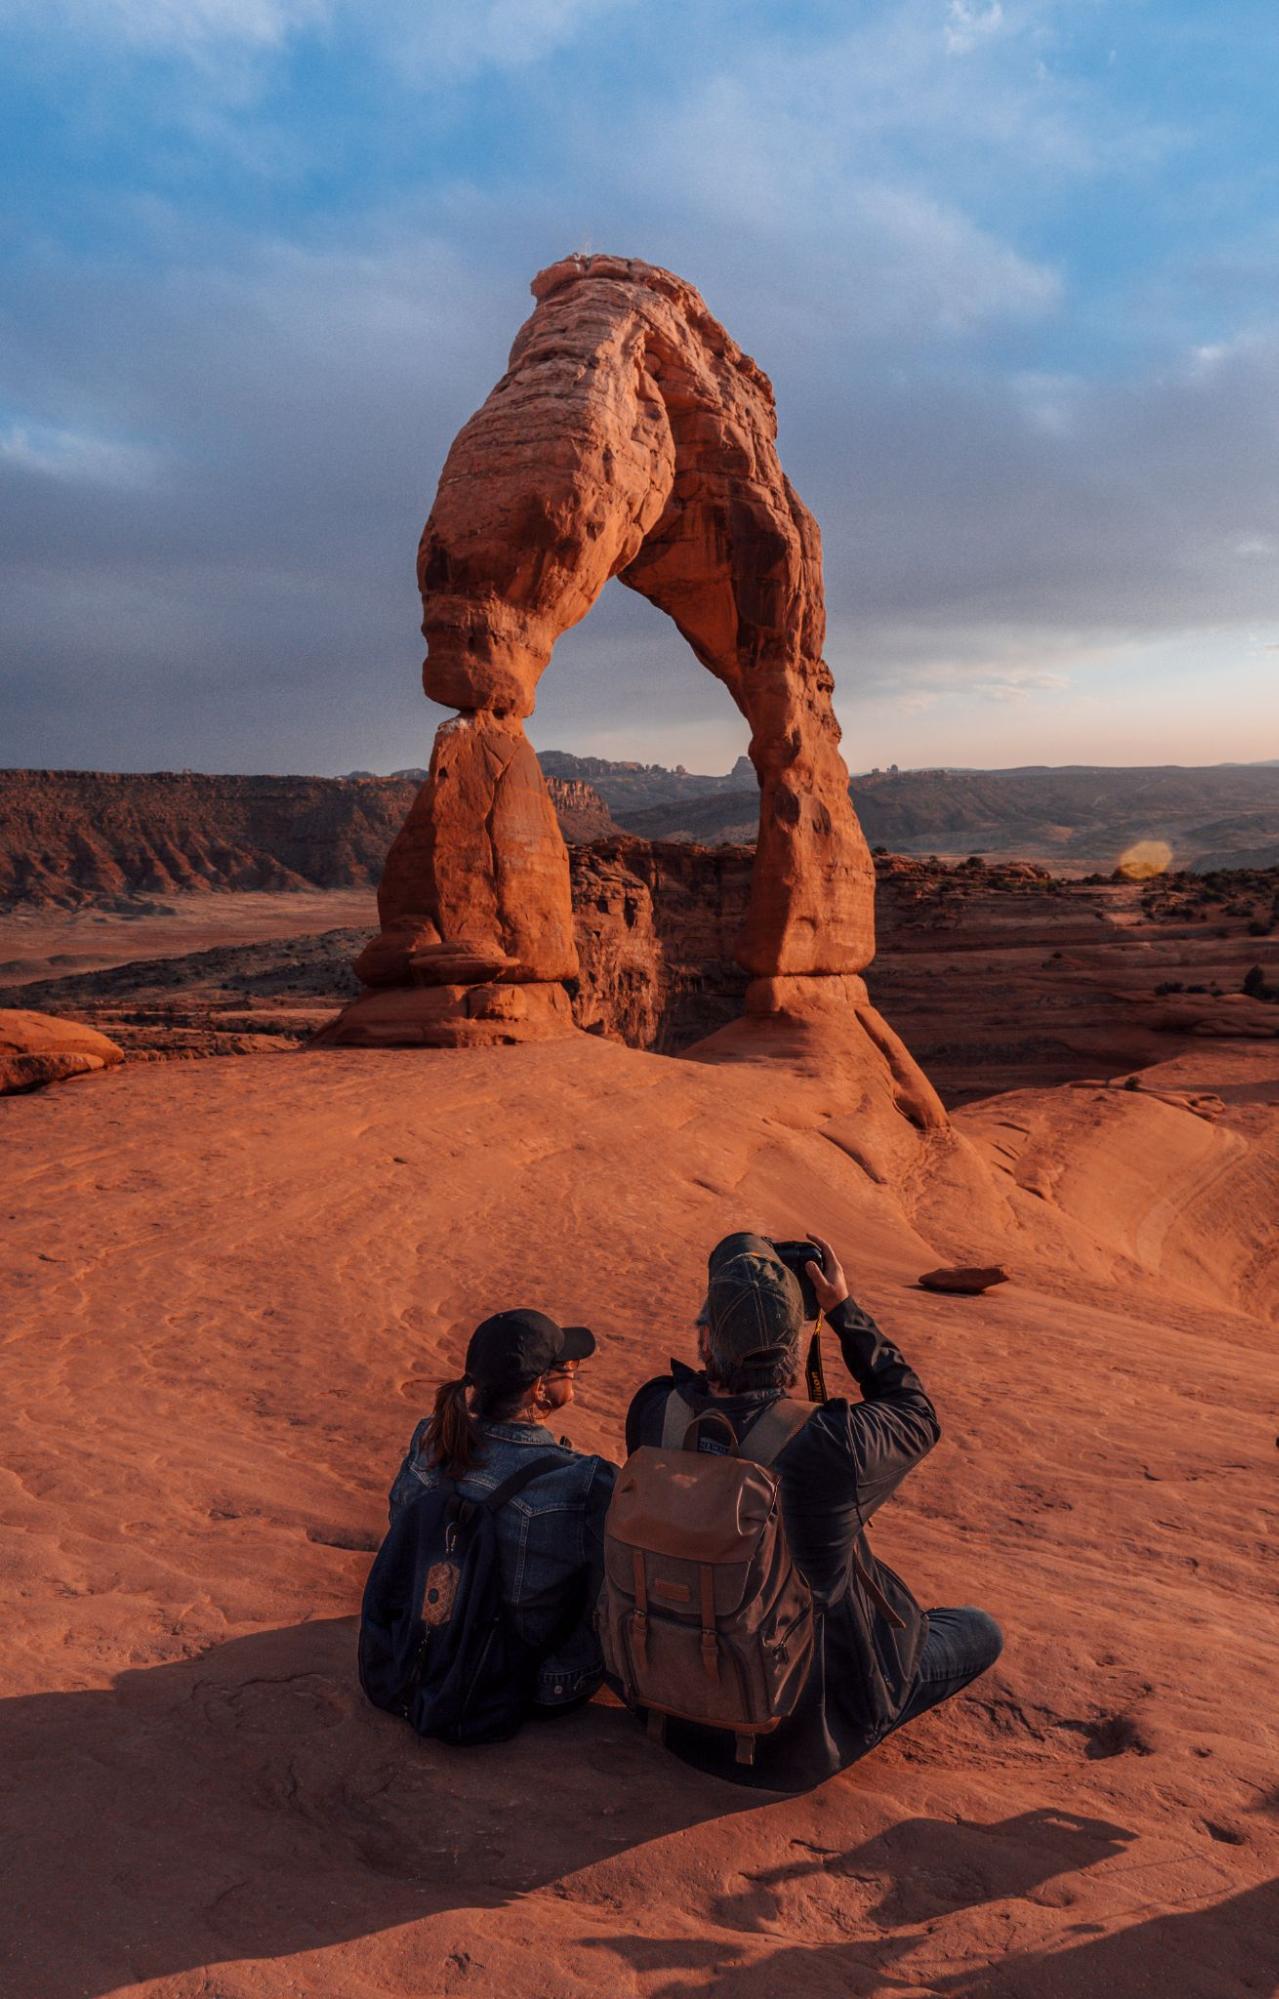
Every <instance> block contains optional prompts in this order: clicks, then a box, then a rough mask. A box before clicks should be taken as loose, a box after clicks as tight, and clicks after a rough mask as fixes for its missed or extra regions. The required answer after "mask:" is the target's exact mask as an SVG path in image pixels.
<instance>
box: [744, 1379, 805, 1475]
mask: <svg viewBox="0 0 1279 1999" xmlns="http://www.w3.org/2000/svg"><path fill="white" fill-rule="evenodd" d="M816 1407H817V1404H816V1403H815V1402H796V1401H795V1400H794V1399H793V1398H792V1397H791V1396H789V1395H779V1396H778V1398H777V1400H776V1402H770V1403H769V1405H768V1407H767V1409H766V1410H765V1411H764V1413H763V1415H762V1416H757V1417H756V1418H755V1421H754V1422H753V1423H752V1424H751V1426H750V1429H749V1430H748V1431H747V1432H746V1435H745V1436H744V1437H743V1438H742V1440H741V1453H742V1456H743V1457H746V1458H750V1459H751V1460H752V1461H753V1462H754V1463H755V1464H757V1465H771V1464H772V1462H773V1460H774V1458H776V1457H778V1456H780V1454H781V1453H782V1452H783V1451H784V1450H785V1448H786V1446H787V1444H789V1442H790V1440H791V1438H792V1437H797V1436H798V1435H799V1433H800V1431H801V1430H802V1429H803V1427H804V1425H805V1423H806V1422H807V1421H808V1419H809V1417H810V1416H811V1415H812V1413H813V1411H814V1410H815V1409H816Z"/></svg>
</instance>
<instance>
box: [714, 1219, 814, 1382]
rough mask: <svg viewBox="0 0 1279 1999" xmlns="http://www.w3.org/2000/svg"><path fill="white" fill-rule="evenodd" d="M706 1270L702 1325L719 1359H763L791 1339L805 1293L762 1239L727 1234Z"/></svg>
mask: <svg viewBox="0 0 1279 1999" xmlns="http://www.w3.org/2000/svg"><path fill="white" fill-rule="evenodd" d="M707 1268H708V1271H709V1275H710V1283H709V1286H708V1288H707V1293H706V1306H705V1312H706V1323H707V1325H708V1326H709V1328H710V1335H711V1339H712V1341H713V1342H714V1345H715V1351H716V1352H717V1354H718V1355H719V1356H720V1358H721V1359H723V1360H735V1361H746V1360H755V1359H761V1360H762V1359H763V1358H764V1357H765V1356H766V1355H768V1354H772V1353H776V1352H778V1351H779V1350H780V1349H783V1348H786V1347H789V1346H791V1345H792V1344H793V1343H794V1341H795V1340H796V1339H797V1338H798V1336H799V1333H800V1331H801V1329H802V1327H803V1324H804V1299H803V1294H802V1292H801V1291H800V1288H799V1280H798V1278H796V1277H795V1276H794V1275H793V1274H792V1272H791V1271H789V1270H788V1269H787V1268H786V1265H785V1264H784V1263H783V1262H782V1259H781V1257H780V1256H779V1255H778V1254H777V1251H776V1250H775V1249H774V1248H773V1245H772V1243H771V1242H769V1241H768V1240H767V1238H766V1237H764V1236H761V1235H748V1234H746V1233H739V1234H737V1235H728V1236H725V1237H724V1240H723V1241H722V1242H720V1243H716V1245H715V1247H714V1249H713V1250H712V1251H711V1253H710V1258H709V1260H708V1265H707Z"/></svg>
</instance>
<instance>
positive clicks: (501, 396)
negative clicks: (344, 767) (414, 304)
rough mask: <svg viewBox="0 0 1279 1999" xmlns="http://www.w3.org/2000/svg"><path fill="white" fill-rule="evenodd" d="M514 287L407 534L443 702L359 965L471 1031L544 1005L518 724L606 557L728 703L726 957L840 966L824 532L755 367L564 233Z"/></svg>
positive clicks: (557, 922)
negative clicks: (736, 927) (571, 251)
mask: <svg viewBox="0 0 1279 1999" xmlns="http://www.w3.org/2000/svg"><path fill="white" fill-rule="evenodd" d="M533 293H534V296H535V298H536V300H537V305H536V308H535V310H534V312H533V314H532V317H531V318H530V319H529V320H528V321H527V322H526V324H525V325H524V326H523V327H522V328H521V330H520V333H519V334H518V336H517V338H516V341H515V344H514V347H513V348H512V350H511V357H510V365H509V367H508V370H507V372H506V374H505V375H504V376H503V377H502V379H501V381H500V382H499V383H498V384H497V386H496V387H495V388H494V390H493V392H492V394H491V395H490V396H489V398H488V400H487V402H485V404H484V405H483V407H482V408H481V409H480V410H478V411H477V412H476V414H475V415H474V416H473V417H472V418H471V419H470V421H469V422H468V423H467V424H466V425H465V426H464V427H463V429H462V430H461V431H460V432H459V434H458V436H457V438H456V440H455V441H454V444H453V447H452V449H451V450H450V452H449V455H448V459H447V461H446V463H445V466H444V470H443V473H442V475H441V478H440V484H439V490H438V493H437V495H436V500H435V505H434V507H433V509H432V512H431V516H430V519H429V520H428V522H427V524H426V529H425V532H424V534H423V536H422V543H421V548H420V551H419V558H418V576H419V582H420V585H421V590H422V599H423V608H424V620H423V627H422V629H423V632H424V634H425V636H426V639H427V645H428V651H427V658H426V662H425V665H424V668H423V682H424V685H425V688H426V692H427V693H428V695H430V696H431V697H432V699H434V700H436V701H439V702H442V703H443V704H444V705H445V706H448V707H452V708H456V709H457V710H459V715H458V717H457V719H456V720H454V721H452V722H446V723H445V724H444V725H443V726H442V727H441V729H440V731H439V734H438V736H437V739H436V746H435V751H434V755H433V758H432V764H431V772H430V776H429V778H428V781H427V783H426V784H425V785H424V786H423V789H422V791H421V793H420V794H419V797H418V799H417V801H416V803H415V805H414V807H413V810H412V812H411V814H410V816H409V819H408V821H407V822H406V824H405V826H404V828H403V829H402V831H401V833H400V835H399V837H398V838H397V840H396V842H395V845H394V847H393V848H392V851H391V853H390V855H389V857H388V860H387V865H386V871H385V874H384V877H383V881H382V886H381V890H380V894H379V908H380V913H381V917H382V924H383V935H382V937H381V938H380V939H379V940H377V942H376V943H375V944H374V945H373V946H371V947H370V949H369V951H367V952H366V953H365V954H364V955H363V957H362V959H361V960H360V962H359V965H358V967H357V969H358V970H359V972H360V974H361V977H362V978H363V979H364V980H365V981H366V983H369V984H376V985H382V986H387V987H399V988H401V989H408V988H411V989H412V990H413V991H415V992H416V993H418V994H419V995H422V994H423V993H425V992H428V991H429V990H430V989H431V988H435V989H437V990H436V994H435V997H434V998H433V999H432V1000H430V1001H428V1000H427V999H425V998H421V997H419V999H418V1000H417V1001H416V1002H415V1005H416V1008H417V1012H418V1013H419V1014H424V1013H430V1014H431V1016H432V1018H435V1017H436V1016H437V1015H438V1017H439V1019H440V1021H441V1022H442V1023H446V1022H447V1021H449V1020H453V1021H456V1022H465V1021H469V1022H472V1023H473V1024H474V1026H473V1029H472V1028H471V1027H462V1026H459V1028H458V1031H457V1032H456V1033H455V1032H454V1031H453V1030H452V1029H451V1028H448V1027H447V1025H443V1026H442V1027H441V1031H440V1036H439V1037H438V1038H443V1039H454V1040H456V1039H462V1040H466V1039H481V1038H485V1036H486V1034H487V1033H488V1032H489V1029H488V1027H486V1026H484V1025H482V1022H484V1021H486V1020H488V1018H489V1016H488V1015H486V1014H485V1011H484V1009H485V1008H491V1007H496V1008H497V1013H496V1014H495V1015H493V1016H492V1019H493V1021H495V1022H497V1023H499V1025H500V1023H501V1022H502V1021H503V1020H505V1021H507V1022H508V1023H509V1022H510V1021H511V1020H513V1019H514V1018H515V1017H516V1015H517V1014H518V1015H520V1017H521V1018H527V1020H528V1021H529V1022H530V1030H529V1031H539V1032H540V1031H543V1028H545V1030H546V1031H551V1030H552V1029H553V1028H554V1027H555V1026H556V1025H558V1024H561V1023H563V1021H564V1020H565V1018H566V1014H567V1004H566V1001H565V1000H564V995H563V992H562V988H561V987H559V986H558V982H559V981H561V980H563V979H564V978H567V977H570V976H572V974H573V972H574V971H575V970H576V954H575V950H574V946H573V936H572V913H571V905H570V899H569V876H568V863H567V854H566V852H565V849H564V845H563V841H562V839H561V838H560V835H559V831H558V827H557V826H556V823H555V817H554V813H553V811H552V809H551V805H550V800H549V798H548V796H547V793H546V788H545V785H544V784H543V782H542V778H541V773H540V770H539V768H538V765H537V761H536V758H535V757H534V755H533V752H532V749H531V747H530V745H529V743H528V741H527V738H526V737H525V735H524V730H523V727H522V724H523V720H524V718H525V717H527V716H528V715H530V714H531V713H532V711H533V707H534V702H535V699H536V690H537V683H538V680H539V679H540V676H541V674H542V672H543V671H544V669H545V667H546V665H547V662H548V661H549V659H550V656H551V652H552V650H553V648H554V645H555V642H556V640H557V639H558V638H559V636H560V634H561V633H562V632H564V631H566V630H568V628H569V627H570V626H572V625H574V624H576V623H577V622H578V621H579V620H580V619H581V618H583V617H584V616H585V615H586V613H587V611H589V609H590V607H591V605H592V604H593V603H594V602H595V600H596V598H597V597H598V595H599V593H600V591H601V590H602V589H603V587H604V585H605V583H606V582H607V581H608V579H609V577H611V576H619V577H620V578H621V580H622V582H624V583H625V584H627V585H628V586H629V587H630V588H631V589H634V590H638V591H639V592H640V593H641V594H642V595H644V596H645V597H648V598H649V599H650V600H651V601H652V602H653V603H655V604H657V605H658V606H659V607H660V608H661V609H662V610H664V611H666V612H667V613H668V614H669V616H670V617H671V618H672V619H673V620H674V622H675V624H676V625H677V626H678V628H679V630H680V631H681V632H682V634H683V635H684V637H685V638H686V639H687V640H688V642H689V645H690V646H691V647H692V649H693V651H694V653H695V654H696V656H697V658H698V659H699V660H700V661H701V662H702V664H703V665H704V666H706V667H708V668H709V670H710V671H711V672H712V673H714V674H716V675H717V676H718V677H719V679H721V680H722V681H723V682H724V683H725V685H726V686H727V688H728V690H729V692H730V693H731V694H732V696H733V699H734V700H735V701H736V703H737V705H738V707H739V708H740V709H741V711H742V713H743V714H744V715H745V717H746V719H747V721H748V722H749V724H750V728H751V742H750V755H751V759H752V762H753V763H754V765H755V769H756V772H757V775H758V777H759V782H760V793H761V797H760V830H759V843H758V847H757V850H756V858H755V866H754V874H753V879H752V894H751V904H750V910H749V913H748V917H747V920H746V924H745V927H744V930H743V933H742V936H741V939H740V941H739V946H738V954H737V955H738V958H739V960H740V962H741V963H742V965H743V966H744V967H745V968H746V969H747V970H748V971H749V972H751V973H752V974H753V975H754V976H755V977H756V978H757V979H769V978H776V977H778V976H779V975H781V976H787V975H799V976H803V977H813V976H828V975H838V974H851V973H856V972H858V971H860V970H861V969H862V967H863V966H865V965H866V964H867V963H869V961H870V959H871V957H872V955H873V951H874V927H873V906H874V905H873V896H874V877H873V870H872V866H871V861H870V857H869V854H868V852H867V848H866V842H865V840H864V838H863V836H862V832H861V828H860V827H859V825H858V823H857V819H856V816H855V815H854V812H853V809H852V805H851V803H850V801H849V796H848V772H847V769H846V768H845V765H844V762H843V759H842V757H841V756H840V753H839V728H838V724H837V723H836V721H835V716H834V713H833V710H832V707H831V689H832V680H831V675H830V671H829V669H828V667H827V666H826V663H825V661H824V660H823V658H822V645H823V641H824V637H825V609H824V601H823V592H822V570H821V539H820V535H819V532H818V528H817V524H816V522H815V521H814V519H813V517H812V515H811V514H810V513H809V512H808V510H807V508H806V507H805V506H804V504H803V502H802V501H801V500H800V499H799V497H798V495H797V494H796V493H795V491H794V489H793V488H792V487H791V485H790V483H789V481H788V480H787V478H786V476H785V474H784V473H783V471H782V468H781V464H780V461H779V459H778V456H777V446H776V433H777V419H776V411H775V406H774V401H773V392H772V386H771V384H770V383H769V380H768V378H767V376H766V375H765V374H764V373H763V372H762V370H761V369H759V368H758V367H757V366H756V365H755V363H754V362H753V361H752V360H751V359H750V357H749V356H748V355H745V354H743V353H742V351H741V349H740V348H739V347H737V345H736V344H735V343H734V342H733V341H732V340H731V339H730V338H729V336H728V334H727V333H726V332H725V331H724V329H723V327H722V326H720V325H719V324H718V322H717V321H716V320H714V319H713V318H712V317H711V315H710V313H709V312H708V311H707V309H706V306H705V305H704V303H703V301H702V299H701V298H700V297H699V295H698V294H697V292H696V291H694V290H693V288H692V286H690V285H688V284H685V283H684V282H683V280H682V279H680V278H677V277H674V276H673V275H672V274H671V273H670V272H668V271H663V270H659V269H657V268H655V267H654V266H652V265H648V264H642V263H638V262H633V261H630V260H628V259H624V258H617V257H574V258H570V259H568V260H566V261H565V262H563V263H559V264H554V265H552V266H551V267H550V269H549V270H546V271H543V272H541V273H540V274H539V276H538V277H537V278H536V279H535V280H534V283H533ZM521 987H522V988H526V989H531V988H533V987H538V988H543V989H545V990H544V992H542V994H541V995H540V996H539V995H537V994H534V992H533V991H532V990H525V991H524V993H523V994H522V996H519V997H518V998H517V994H516V993H515V992H514V991H513V990H509V989H514V988H521ZM502 988H506V989H508V990H507V991H505V993H503V992H502V991H501V990H500V989H502ZM552 988H553V989H554V990H552ZM446 992H447V994H448V995H449V997H447V998H446V997H445V994H446ZM521 1008H522V1010H523V1011H522V1013H521ZM402 1010H403V1009H402ZM537 1022H541V1024H542V1025H541V1026H538V1025H536V1023H537ZM427 1038H431V1037H429V1036H428V1037H427Z"/></svg>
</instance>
